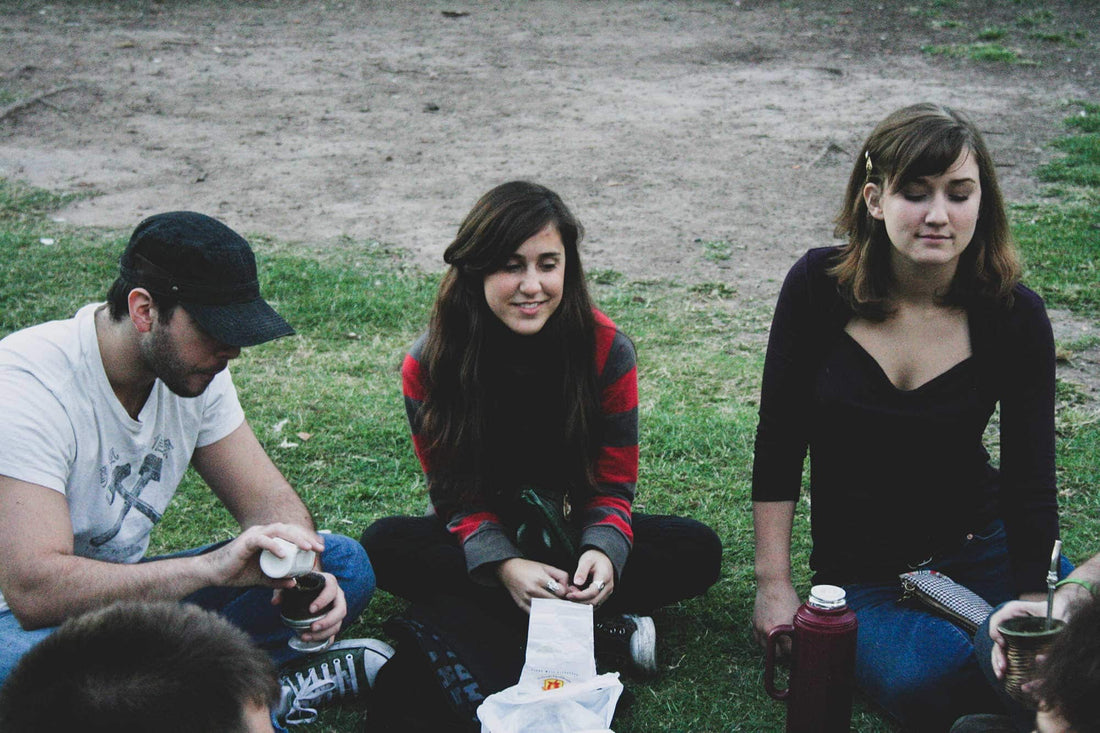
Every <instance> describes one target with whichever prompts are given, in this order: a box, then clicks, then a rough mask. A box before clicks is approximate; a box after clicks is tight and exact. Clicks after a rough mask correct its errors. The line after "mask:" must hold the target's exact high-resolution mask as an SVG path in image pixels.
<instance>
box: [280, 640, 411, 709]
mask: <svg viewBox="0 0 1100 733" xmlns="http://www.w3.org/2000/svg"><path fill="white" fill-rule="evenodd" d="M392 656H393V647H391V646H390V645H389V644H387V643H386V642H384V641H378V640H377V639H345V640H344V641H338V642H336V643H335V644H333V645H332V646H330V647H329V648H328V649H326V650H324V651H320V652H317V653H315V654H309V655H306V656H304V657H301V658H300V659H295V660H293V661H291V662H289V663H287V665H285V666H284V667H283V668H282V669H280V670H279V686H280V688H281V690H280V691H281V695H280V700H279V706H278V710H277V711H276V712H277V715H278V718H279V720H280V721H281V722H282V723H283V725H301V724H303V723H312V722H313V721H314V720H316V719H317V709H318V708H321V707H326V706H328V705H336V704H340V703H342V702H353V701H356V700H363V699H365V698H366V696H367V695H369V694H370V690H371V688H372V687H374V678H375V677H376V676H377V675H378V670H379V668H381V666H382V665H383V664H385V663H386V662H387V661H389V658H390V657H392Z"/></svg>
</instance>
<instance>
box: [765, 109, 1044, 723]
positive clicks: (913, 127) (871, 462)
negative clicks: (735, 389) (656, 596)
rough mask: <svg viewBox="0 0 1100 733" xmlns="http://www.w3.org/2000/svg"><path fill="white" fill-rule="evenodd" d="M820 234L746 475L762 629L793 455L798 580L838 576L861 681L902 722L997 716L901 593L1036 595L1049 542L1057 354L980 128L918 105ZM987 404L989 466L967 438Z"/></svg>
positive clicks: (789, 299)
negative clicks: (804, 539)
mask: <svg viewBox="0 0 1100 733" xmlns="http://www.w3.org/2000/svg"><path fill="white" fill-rule="evenodd" d="M836 232H837V235H838V236H842V237H845V238H846V239H847V244H845V245H844V246H842V247H838V248H829V249H818V250H811V251H810V252H809V253H807V254H806V255H805V256H804V257H803V258H801V259H800V260H799V261H798V262H797V263H796V264H795V266H794V267H793V268H792V269H791V271H790V273H789V274H788V276H787V279H786V281H785V282H784V285H783V289H782V291H781V293H780V296H779V301H778V304H777V306H776V312H775V317H774V321H773V325H772V331H771V336H770V340H769V344H768V352H767V360H766V362H765V367H764V381H763V388H762V395H761V403H760V422H759V426H758V429H757V439H756V455H755V462H754V470H753V502H754V503H753V516H754V525H755V529H756V578H757V592H756V607H755V611H754V626H755V628H756V631H757V634H758V636H763V635H766V634H767V632H768V631H769V630H771V629H772V628H774V627H775V626H777V625H779V624H786V623H790V622H791V619H792V617H793V615H794V612H795V611H796V609H797V608H798V606H799V603H800V601H799V597H798V595H797V593H796V592H795V589H794V587H793V585H792V582H791V569H790V539H791V527H792V520H793V516H794V510H795V502H796V500H797V499H798V495H799V489H800V484H801V475H802V466H803V460H804V457H805V454H806V449H807V447H808V448H809V452H810V497H811V500H812V508H811V526H812V538H813V551H812V554H811V557H810V565H811V568H812V569H813V570H814V582H815V583H830V584H834V585H840V586H843V587H844V588H845V590H846V592H847V597H848V602H849V605H851V606H852V608H853V609H854V610H855V611H856V614H857V617H858V619H859V625H860V631H859V642H858V649H857V673H856V675H857V683H858V684H859V686H860V687H861V688H862V689H863V690H864V692H866V693H867V694H868V695H869V696H871V697H872V698H873V699H874V700H876V701H877V702H878V703H880V704H881V705H882V706H883V707H885V708H886V710H887V711H888V712H890V713H891V714H892V715H893V716H894V717H895V718H897V719H898V720H900V721H901V722H902V723H903V724H905V725H906V726H907V727H911V728H913V729H916V730H921V731H934V730H946V729H947V728H948V727H949V726H950V724H951V722H952V721H953V720H954V719H955V718H956V717H958V716H959V715H960V714H962V713H965V712H971V711H974V710H982V709H994V708H995V706H996V704H997V703H996V701H995V700H994V698H993V697H992V695H991V694H990V692H989V690H988V689H987V686H986V684H985V682H984V680H983V678H982V675H981V672H980V671H979V669H978V667H977V664H976V662H975V658H974V654H973V646H972V644H971V640H970V638H969V636H968V635H967V634H966V633H965V632H964V631H962V630H961V629H958V628H957V627H955V626H953V625H952V624H951V623H950V622H948V621H946V620H944V619H942V618H939V617H936V616H933V615H931V614H929V613H926V612H925V611H923V610H921V609H919V608H915V607H913V606H912V605H911V604H908V603H899V597H900V595H901V587H900V583H899V580H898V575H899V574H900V573H903V572H905V571H908V570H911V569H916V568H928V569H936V570H939V571H941V572H943V573H944V574H946V575H948V576H949V577H951V578H953V579H954V580H956V581H958V582H961V583H963V584H964V585H967V586H968V587H970V588H971V589H973V590H974V591H976V592H977V593H979V594H980V595H982V596H983V597H985V599H986V600H988V601H989V602H990V603H992V604H994V605H996V604H998V603H1001V602H1003V601H1006V600H1008V599H1010V598H1013V597H1018V596H1020V597H1023V596H1026V595H1027V594H1034V593H1037V592H1040V591H1042V590H1044V588H1045V586H1044V579H1045V567H1046V565H1047V564H1048V562H1049V557H1050V551H1051V547H1052V545H1053V542H1054V540H1055V538H1056V537H1057V535H1058V518H1057V502H1056V496H1055V480H1054V348H1053V337H1052V334H1051V328H1050V322H1049V320H1048V319H1047V316H1046V313H1045V311H1044V308H1043V304H1042V301H1041V300H1040V299H1039V297H1038V296H1037V295H1035V294H1034V293H1033V292H1032V291H1030V290H1028V289H1027V288H1025V287H1023V286H1022V285H1020V284H1019V274H1020V267H1019V264H1018V260H1017V257H1016V253H1015V251H1014V248H1013V246H1012V243H1011V241H1010V236H1009V231H1008V224H1007V218H1006V215H1005V211H1004V205H1003V201H1002V198H1001V194H1000V190H999V188H998V185H997V180H996V175H995V173H994V170H993V164H992V160H991V158H990V156H989V153H988V151H987V150H986V147H985V144H984V142H983V141H982V138H981V135H980V134H979V132H978V130H977V128H976V127H975V126H974V125H973V124H972V123H970V122H969V121H968V120H966V119H965V118H964V117H962V116H961V115H959V114H958V113H956V112H954V111H953V110H950V109H947V108H945V107H941V106H938V105H932V104H919V105H914V106H911V107H906V108H904V109H900V110H897V111H896V112H894V113H892V114H891V115H889V116H888V117H887V118H886V119H885V120H883V121H882V122H881V123H880V124H879V125H878V127H876V128H875V130H874V132H873V133H872V134H871V136H870V137H869V138H868V140H867V142H866V143H865V144H864V146H863V148H862V149H861V150H860V153H859V156H858V159H857V161H856V164H855V166H854V168H853V170H852V173H851V176H850V179H849V182H848V187H847V193H846V196H845V201H844V206H843V208H842V210H841V213H840V215H839V216H838V218H837V227H836ZM998 405H999V406H1000V421H999V434H1000V462H999V463H1000V466H999V469H997V468H994V467H993V466H992V465H991V463H990V460H989V454H988V453H987V452H986V449H985V447H984V445H983V440H982V438H983V432H984V431H985V429H986V426H987V424H988V423H989V421H990V418H991V416H992V415H993V413H994V410H995V408H996V407H997V406H998Z"/></svg>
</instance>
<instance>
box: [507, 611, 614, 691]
mask: <svg viewBox="0 0 1100 733" xmlns="http://www.w3.org/2000/svg"><path fill="white" fill-rule="evenodd" d="M595 676H596V656H595V653H594V651H593V641H592V606H589V605H587V604H584V603H573V602H571V601H562V600H558V599H556V598H532V599H531V617H530V619H528V621H527V657H526V658H525V659H524V661H523V671H522V672H520V674H519V686H520V687H525V688H533V689H540V690H551V689H555V688H557V687H561V686H562V685H565V684H567V683H570V682H580V681H583V680H587V679H591V678H593V677H595Z"/></svg>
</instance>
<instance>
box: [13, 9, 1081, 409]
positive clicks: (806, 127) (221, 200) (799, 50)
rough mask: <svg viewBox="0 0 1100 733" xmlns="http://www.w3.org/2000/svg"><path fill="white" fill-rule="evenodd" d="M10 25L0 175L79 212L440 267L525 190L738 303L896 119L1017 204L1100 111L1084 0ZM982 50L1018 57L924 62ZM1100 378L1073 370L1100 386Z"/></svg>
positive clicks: (67, 213) (311, 12)
mask: <svg viewBox="0 0 1100 733" xmlns="http://www.w3.org/2000/svg"><path fill="white" fill-rule="evenodd" d="M0 17H2V20H3V23H2V25H0V74H2V78H0V89H3V90H5V91H7V92H8V93H9V94H10V95H11V98H12V99H16V100H24V101H26V100H31V101H30V103H29V104H24V105H22V106H21V107H19V109H14V110H9V113H8V114H6V115H5V116H4V117H3V118H2V119H0V175H3V176H6V177H9V178H14V179H21V180H25V181H27V182H29V183H32V184H34V185H37V186H42V187H46V188H50V189H54V190H61V191H92V192H95V193H96V195H95V196H93V197H90V198H87V199H85V200H81V201H79V202H77V203H74V204H73V205H71V206H70V207H68V208H67V209H66V210H64V211H61V212H58V216H59V217H62V218H64V219H65V220H67V221H70V222H74V223H77V224H91V225H99V226H107V227H112V228H117V229H119V230H123V231H127V230H129V229H131V228H132V227H133V226H134V224H136V223H137V222H138V221H139V220H140V219H141V218H142V217H144V216H146V215H148V214H151V213H155V212H157V211H164V210H169V209H175V208H189V209H195V210H199V211H203V212H206V213H210V214H212V215H215V216H217V217H219V218H221V219H223V220H225V221H226V222H227V223H228V224H230V225H231V226H233V227H234V228H237V229H239V230H241V231H244V232H248V233H256V234H264V235H270V236H272V237H276V238H279V239H281V240H284V241H288V242H291V243H294V245H295V246H300V247H302V248H308V249H311V250H314V251H317V252H328V253H332V254H333V255H335V256H339V255H340V254H341V253H342V252H343V251H345V250H344V249H342V248H347V247H350V246H354V244H353V243H354V241H356V240H363V239H377V240H381V241H383V242H386V243H388V244H392V245H394V246H397V247H399V248H401V249H403V250H406V251H407V252H409V253H410V256H411V258H412V260H413V261H414V262H416V263H417V264H419V265H421V266H423V267H424V268H427V269H438V268H439V267H440V266H441V265H442V262H441V253H442V250H443V248H444V247H445V245H446V244H447V243H448V242H449V241H450V238H451V237H452V236H453V234H454V231H455V229H456V228H457V225H458V222H459V221H460V219H461V218H462V216H463V215H464V214H465V213H466V211H467V210H468V209H469V207H470V206H471V205H472V203H473V202H474V201H475V200H476V199H477V197H478V196H479V195H480V194H481V193H482V192H484V191H485V190H487V189H488V188H490V187H491V186H493V185H495V184H497V183H499V182H502V181H504V180H509V179H513V178H519V177H526V178H531V179H534V180H538V181H540V182H543V183H545V184H547V185H549V186H550V187H552V188H554V189H556V190H557V191H558V192H559V193H561V194H562V196H563V197H564V198H565V200H566V201H567V202H568V203H569V204H570V205H571V207H572V208H573V209H574V211H575V212H576V213H577V214H578V215H579V216H580V218H581V220H582V221H584V222H585V224H586V227H587V229H588V232H589V236H588V239H587V242H586V246H585V253H586V264H587V265H588V267H589V268H610V269H614V270H618V271H620V272H622V273H624V274H625V275H626V276H627V277H629V278H649V277H672V278H679V279H682V280H684V281H689V282H713V283H721V284H724V285H726V286H728V287H729V288H732V289H733V290H734V292H735V293H736V297H735V298H734V301H733V302H734V303H737V302H742V301H754V302H767V301H771V300H772V299H773V298H774V296H775V293H776V291H777V289H778V284H779V281H780V280H781V278H782V276H783V274H784V272H785V271H786V269H787V268H788V267H789V266H790V265H791V264H792V263H793V261H794V260H795V259H796V258H797V257H798V255H799V254H801V253H802V252H803V251H805V250H806V249H808V248H810V247H814V246H820V245H823V244H828V243H830V242H831V241H832V239H831V223H830V222H831V219H832V216H833V214H834V210H835V208H836V207H837V205H838V203H839V199H840V195H841V191H842V188H843V185H844V180H845V179H846V176H847V172H848V170H849V166H850V165H851V160H852V157H853V155H854V153H855V152H856V150H857V149H858V147H859V144H860V142H861V141H862V140H863V138H864V137H865V136H866V135H867V134H868V132H869V131H870V129H871V128H872V127H873V126H874V124H875V122H877V121H878V120H879V119H880V118H881V117H882V116H883V115H884V114H886V113H887V112H889V111H890V110H892V109H894V108H896V107H899V106H902V105H905V104H909V103H912V102H916V101H922V100H932V101H938V102H942V103H946V104H948V105H951V106H954V107H957V108H959V109H961V110H963V111H965V112H967V113H969V114H970V115H971V116H972V117H973V118H974V119H975V120H976V121H977V122H978V123H979V125H980V127H981V128H982V129H983V131H984V133H985V135H986V136H987V141H988V143H989V144H990V146H991V148H992V149H993V152H994V157H995V158H996V160H997V162H998V166H999V173H1000V175H1001V178H1002V184H1003V187H1004V189H1005V193H1006V196H1007V197H1008V198H1009V200H1011V201H1025V200H1029V199H1030V198H1033V197H1034V196H1036V195H1037V184H1036V181H1035V178H1034V176H1033V173H1034V170H1035V168H1036V167H1037V166H1038V165H1040V164H1042V163H1043V162H1045V161H1046V160H1048V159H1049V158H1050V157H1052V155H1053V154H1054V153H1053V151H1052V150H1051V149H1050V147H1049V143H1050V141H1051V140H1053V139H1054V138H1057V137H1059V136H1060V135H1062V134H1064V127H1063V124H1062V121H1063V119H1064V117H1065V116H1066V115H1067V111H1066V110H1067V108H1066V106H1065V102H1066V101H1067V100H1074V99H1087V100H1092V101H1097V100H1098V99H1100V53H1098V50H1100V42H1098V39H1097V30H1096V29H1097V28H1100V22H1098V21H1100V7H1098V5H1097V4H1096V3H1092V2H1088V3H1086V2H1074V1H1073V0H1063V1H1061V2H1028V1H1027V0H1018V1H1017V2H1012V3H1008V2H1004V3H984V2H967V1H966V0H958V1H957V2H943V1H936V2H933V1H932V0H927V1H918V0H913V2H911V3H890V2H879V3H876V2H870V3H865V2H835V1H829V0H824V1H821V2H811V1H810V0H801V1H799V2H765V1H763V0H757V1H752V0H743V1H741V2H732V1H731V2H706V1H703V0H700V1H694V0H692V1H688V0H680V1H658V0H642V1H639V2H625V1H623V2H587V3H574V2H569V1H568V0H532V1H530V2H522V3H495V2H465V3H452V2H439V1H437V0H425V1H423V2H415V3H414V2H408V3H390V2H289V1H288V2H275V1H267V2H242V1H238V2H213V1H212V0H207V1H204V2H137V1H133V0H131V1H129V2H118V3H105V2H52V3H50V2H36V1H34V0H21V1H19V2H12V1H2V2H0ZM979 35H982V36H984V37H986V38H987V39H988V38H992V39H994V40H993V42H994V43H996V44H998V46H1000V47H1003V48H1005V49H1006V50H1007V51H1009V52H1012V53H1016V54H1017V57H1018V58H1019V59H1021V60H1022V61H1023V63H1004V62H978V61H974V60H972V59H970V58H967V57H965V56H956V55H951V54H932V53H927V52H924V51H922V48H924V47H928V46H935V45H938V46H941V47H942V46H949V45H951V44H956V48H957V47H958V44H967V43H972V42H974V41H975V39H977V38H978V37H979ZM36 95H42V96H37V97H36ZM715 243H718V245H717V246H718V247H719V248H720V249H724V250H725V251H726V252H728V253H729V254H730V255H731V256H730V257H729V258H728V259H720V258H716V257H714V256H713V249H708V246H710V247H713V246H715ZM1055 323H1056V328H1057V329H1058V331H1059V334H1060V336H1061V335H1067V336H1065V337H1066V338H1071V339H1072V338H1076V337H1077V336H1078V335H1079V334H1080V332H1082V330H1089V329H1092V328H1093V326H1094V324H1090V323H1080V322H1074V321H1073V320H1072V319H1070V318H1068V316H1067V315H1066V314H1057V313H1056V314H1055ZM1097 362H1098V354H1097V353H1095V350H1094V351H1093V352H1091V353H1090V352H1086V353H1083V354H1076V355H1075V357H1074V364H1073V365H1072V369H1075V370H1076V371H1074V372H1072V378H1073V379H1075V380H1079V381H1080V382H1081V383H1082V384H1083V385H1085V388H1086V389H1087V390H1090V391H1091V393H1092V394H1093V396H1094V397H1095V396H1096V395H1097V391H1096V385H1097V384H1098V383H1100V382H1098V381H1097V377H1096V375H1097V373H1098V372H1100V365H1098V363H1097ZM1066 373H1067V374H1070V373H1071V372H1068V371H1067V372H1066Z"/></svg>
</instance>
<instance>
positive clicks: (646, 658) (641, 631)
mask: <svg viewBox="0 0 1100 733" xmlns="http://www.w3.org/2000/svg"><path fill="white" fill-rule="evenodd" d="M593 631H594V636H595V643H596V656H597V657H598V658H600V659H607V660H613V661H622V662H628V663H629V664H630V665H631V666H632V667H633V668H634V671H635V672H637V673H639V674H640V675H641V676H643V677H654V676H656V674H657V628H656V627H655V626H654V625H653V619H652V618H651V617H649V616H635V615H634V614H626V615H622V616H609V617H606V618H602V619H600V620H598V621H596V624H595V628H594V629H593Z"/></svg>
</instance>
